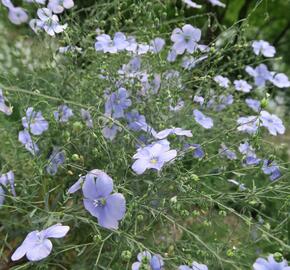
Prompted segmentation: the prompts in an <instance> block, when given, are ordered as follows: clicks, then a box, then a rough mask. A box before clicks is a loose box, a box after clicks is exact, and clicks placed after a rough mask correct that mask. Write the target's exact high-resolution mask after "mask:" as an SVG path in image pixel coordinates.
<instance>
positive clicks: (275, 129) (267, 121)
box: [260, 111, 285, 136]
mask: <svg viewBox="0 0 290 270" xmlns="http://www.w3.org/2000/svg"><path fill="white" fill-rule="evenodd" d="M260 120H261V122H262V126H264V127H266V128H267V129H268V131H269V133H270V134H271V135H274V136H276V135H277V134H284V133H285V127H284V125H283V122H282V120H281V119H280V118H279V117H278V116H276V115H275V114H270V113H268V112H267V111H261V113H260Z"/></svg>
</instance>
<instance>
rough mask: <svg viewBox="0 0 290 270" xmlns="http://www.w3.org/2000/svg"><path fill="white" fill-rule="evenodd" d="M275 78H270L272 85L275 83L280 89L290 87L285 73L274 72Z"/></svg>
mask: <svg viewBox="0 0 290 270" xmlns="http://www.w3.org/2000/svg"><path fill="white" fill-rule="evenodd" d="M272 75H273V77H272V78H270V81H271V83H273V84H274V85H275V86H277V87H278V88H288V87H290V81H289V79H288V77H287V75H285V74H284V73H275V72H272Z"/></svg>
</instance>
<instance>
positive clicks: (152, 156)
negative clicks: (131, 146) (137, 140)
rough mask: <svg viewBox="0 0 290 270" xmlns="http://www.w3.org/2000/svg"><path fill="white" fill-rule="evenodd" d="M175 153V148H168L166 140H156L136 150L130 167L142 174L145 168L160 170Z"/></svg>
mask: <svg viewBox="0 0 290 270" xmlns="http://www.w3.org/2000/svg"><path fill="white" fill-rule="evenodd" d="M176 155H177V152H176V150H170V147H169V142H168V141H167V140H163V141H158V142H155V143H153V144H151V145H148V146H145V147H142V148H139V149H138V150H137V153H136V154H135V155H134V156H133V159H136V161H135V162H134V163H133V165H132V169H133V170H134V172H136V173H137V174H143V173H144V172H145V171H146V169H155V170H157V171H160V170H161V169H162V167H163V166H164V164H165V163H166V162H169V161H171V160H173V159H174V158H175V157H176Z"/></svg>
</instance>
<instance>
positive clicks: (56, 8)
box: [47, 0, 74, 14]
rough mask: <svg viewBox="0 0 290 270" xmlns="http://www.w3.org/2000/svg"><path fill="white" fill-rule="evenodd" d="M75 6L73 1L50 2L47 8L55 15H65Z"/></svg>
mask: <svg viewBox="0 0 290 270" xmlns="http://www.w3.org/2000/svg"><path fill="white" fill-rule="evenodd" d="M73 6H74V1H73V0H49V2H48V4H47V7H48V8H49V9H50V10H52V12H53V13H55V14H60V13H63V12H64V10H65V9H71V8H72V7H73Z"/></svg>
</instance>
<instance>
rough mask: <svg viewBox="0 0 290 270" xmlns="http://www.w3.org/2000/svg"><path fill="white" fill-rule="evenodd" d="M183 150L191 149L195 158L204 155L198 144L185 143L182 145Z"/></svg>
mask: <svg viewBox="0 0 290 270" xmlns="http://www.w3.org/2000/svg"><path fill="white" fill-rule="evenodd" d="M184 149H185V150H193V156H194V157H195V158H203V157H204V151H203V149H202V148H201V145H200V144H188V143H187V144H185V145H184Z"/></svg>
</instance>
